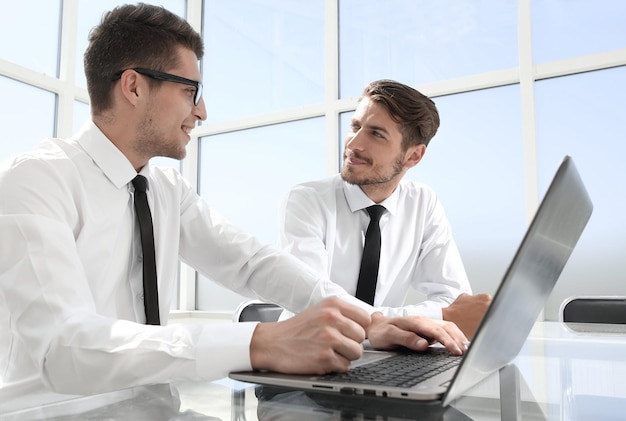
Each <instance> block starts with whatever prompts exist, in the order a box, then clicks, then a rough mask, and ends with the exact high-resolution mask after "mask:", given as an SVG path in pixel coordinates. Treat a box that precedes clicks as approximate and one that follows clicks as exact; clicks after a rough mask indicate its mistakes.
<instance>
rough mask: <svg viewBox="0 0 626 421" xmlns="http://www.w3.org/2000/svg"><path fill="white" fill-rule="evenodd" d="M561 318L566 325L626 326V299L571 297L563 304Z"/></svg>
mask: <svg viewBox="0 0 626 421" xmlns="http://www.w3.org/2000/svg"><path fill="white" fill-rule="evenodd" d="M559 318H560V319H561V320H560V321H561V322H564V323H602V324H626V297H625V296H601V297H600V296H598V297H593V296H581V297H570V298H568V299H566V300H565V301H563V303H562V304H561V308H560V311H559Z"/></svg>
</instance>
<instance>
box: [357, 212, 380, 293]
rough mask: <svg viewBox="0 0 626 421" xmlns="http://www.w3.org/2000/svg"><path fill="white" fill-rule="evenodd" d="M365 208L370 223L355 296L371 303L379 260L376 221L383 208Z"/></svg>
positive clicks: (378, 232)
mask: <svg viewBox="0 0 626 421" xmlns="http://www.w3.org/2000/svg"><path fill="white" fill-rule="evenodd" d="M366 210H367V213H369V215H370V224H369V225H368V227H367V232H366V233H365V246H364V247H363V257H362V258H361V271H360V272H359V283H358V284H357V286H356V298H358V299H360V300H362V301H365V302H366V303H369V304H372V305H373V304H374V294H375V292H376V280H377V279H378V262H379V260H380V226H379V225H378V221H379V220H380V217H381V216H382V215H383V213H384V212H385V208H384V207H383V206H380V205H373V206H370V207H368V208H367V209H366Z"/></svg>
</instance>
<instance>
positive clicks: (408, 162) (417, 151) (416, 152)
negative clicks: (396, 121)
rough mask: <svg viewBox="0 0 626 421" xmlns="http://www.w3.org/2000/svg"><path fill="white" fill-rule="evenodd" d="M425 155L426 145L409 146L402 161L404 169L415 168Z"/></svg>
mask: <svg viewBox="0 0 626 421" xmlns="http://www.w3.org/2000/svg"><path fill="white" fill-rule="evenodd" d="M425 153H426V145H424V144H423V143H420V144H419V145H415V146H411V147H410V148H409V149H407V151H406V155H405V159H404V167H405V168H407V169H409V168H413V167H414V166H416V165H417V164H418V163H419V162H420V161H421V160H422V158H423V157H424V154H425Z"/></svg>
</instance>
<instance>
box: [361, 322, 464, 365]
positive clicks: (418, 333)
mask: <svg viewBox="0 0 626 421" xmlns="http://www.w3.org/2000/svg"><path fill="white" fill-rule="evenodd" d="M367 335H368V338H369V341H370V344H371V345H372V346H373V347H374V348H376V349H381V350H383V349H384V350H386V349H393V348H397V347H399V346H404V347H406V348H409V349H412V350H414V351H424V350H425V349H426V348H428V345H429V344H430V343H433V342H439V343H441V344H442V345H443V346H445V347H446V348H447V349H448V350H449V351H450V352H451V353H452V354H454V355H461V354H463V353H464V352H465V351H466V350H467V347H468V346H469V341H468V340H467V338H466V337H465V335H464V334H463V332H461V330H460V329H459V328H458V327H457V326H456V325H455V324H454V323H452V322H447V321H444V320H434V319H430V318H428V317H422V316H404V317H394V318H387V317H385V316H383V315H382V313H374V314H372V324H371V325H370V327H369V329H368V331H367Z"/></svg>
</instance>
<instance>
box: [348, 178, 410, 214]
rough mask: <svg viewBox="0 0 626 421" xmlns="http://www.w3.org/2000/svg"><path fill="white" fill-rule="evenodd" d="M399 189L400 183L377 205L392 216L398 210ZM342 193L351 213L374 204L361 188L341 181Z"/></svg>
mask: <svg viewBox="0 0 626 421" xmlns="http://www.w3.org/2000/svg"><path fill="white" fill-rule="evenodd" d="M340 177H341V176H340ZM342 181H343V180H342ZM401 188H402V183H399V184H398V186H397V187H396V189H395V190H394V191H393V193H391V195H390V196H389V197H388V198H386V199H385V200H383V201H382V202H380V203H379V205H382V206H384V207H385V209H387V211H388V212H389V213H390V214H392V215H393V214H395V213H396V210H397V209H398V200H399V197H400V193H399V191H400V189H401ZM343 193H344V195H345V196H346V201H347V202H348V206H349V207H350V210H351V211H352V212H353V213H354V212H357V211H359V210H361V209H365V208H367V207H368V206H371V205H375V204H376V203H374V202H373V201H372V199H370V198H369V197H367V195H366V194H365V193H364V192H363V190H361V187H359V186H357V185H356V184H350V183H348V182H347V181H343Z"/></svg>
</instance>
